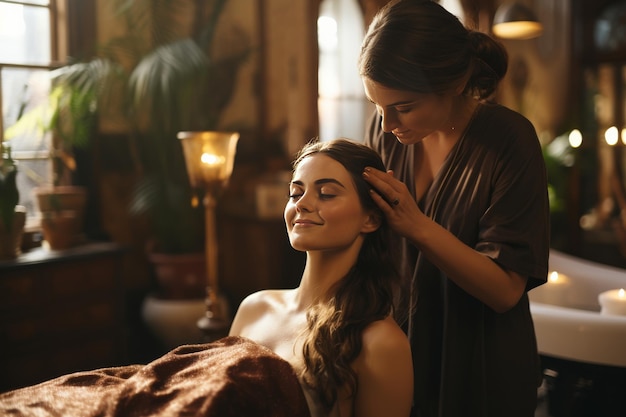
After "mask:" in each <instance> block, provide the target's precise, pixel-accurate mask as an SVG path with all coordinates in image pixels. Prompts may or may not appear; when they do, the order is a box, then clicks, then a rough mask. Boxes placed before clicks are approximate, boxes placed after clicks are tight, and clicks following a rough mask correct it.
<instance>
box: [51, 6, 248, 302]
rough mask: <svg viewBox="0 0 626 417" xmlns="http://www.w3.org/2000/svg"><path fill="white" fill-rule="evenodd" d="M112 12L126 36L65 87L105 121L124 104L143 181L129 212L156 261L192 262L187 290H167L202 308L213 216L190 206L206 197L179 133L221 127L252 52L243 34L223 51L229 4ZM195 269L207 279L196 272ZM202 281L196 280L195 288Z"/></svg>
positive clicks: (76, 71) (80, 68) (69, 69)
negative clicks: (196, 188)
mask: <svg viewBox="0 0 626 417" xmlns="http://www.w3.org/2000/svg"><path fill="white" fill-rule="evenodd" d="M113 5H114V8H115V12H116V15H115V16H116V18H117V19H118V22H116V25H115V26H116V27H122V26H123V27H124V28H125V32H124V33H123V34H122V35H121V36H118V37H114V38H113V39H111V40H110V41H108V42H107V43H106V44H105V45H103V46H102V47H101V48H100V49H99V50H100V53H99V56H98V57H97V58H95V59H93V60H91V61H89V62H87V63H82V64H80V65H79V64H74V65H71V66H66V67H64V68H63V69H62V71H61V72H62V73H63V77H62V78H63V80H64V82H66V84H65V85H66V86H67V85H71V87H72V88H73V89H74V90H73V91H74V92H75V93H76V94H77V96H78V97H95V102H94V103H95V107H96V108H97V109H98V112H99V113H100V115H101V116H102V115H103V114H105V113H106V112H107V111H108V110H109V108H110V106H108V104H110V103H111V102H117V103H120V105H119V110H120V111H119V114H117V115H116V116H117V117H122V118H123V120H124V124H125V125H126V129H125V130H126V132H125V133H127V135H128V137H129V141H128V144H129V154H130V155H131V156H132V158H133V162H134V166H135V167H136V172H137V177H138V178H139V180H138V181H137V184H136V187H135V192H134V194H133V198H132V204H131V207H130V210H131V212H132V213H133V214H136V215H145V216H147V218H148V219H149V222H150V224H151V236H150V238H149V245H148V246H149V249H148V253H149V256H150V258H152V259H162V258H171V257H172V255H175V258H179V259H182V260H183V262H175V263H179V264H181V266H182V267H183V268H186V269H187V271H186V272H184V273H183V276H184V277H187V278H188V279H187V280H185V279H182V278H181V279H177V278H176V276H178V274H177V273H174V274H173V277H174V278H173V279H170V280H167V279H166V281H165V282H166V284H164V286H165V287H169V286H170V284H172V286H171V288H167V290H168V291H166V292H167V293H168V294H167V295H166V296H170V297H173V298H177V297H191V296H195V297H199V298H201V297H203V296H204V286H205V281H204V279H205V273H204V269H205V266H204V262H205V261H204V212H203V209H202V207H201V206H200V205H196V206H195V207H194V206H193V205H192V204H191V202H192V200H194V197H195V200H196V201H197V200H198V199H201V198H202V196H194V195H193V191H192V189H191V187H190V185H189V180H188V177H187V171H186V167H185V160H184V157H183V153H182V148H181V144H180V141H179V140H178V139H177V133H178V132H179V131H194V130H216V129H219V128H220V127H221V126H220V115H221V112H222V110H223V109H224V108H225V106H226V104H227V103H228V102H229V100H230V98H231V96H232V94H233V93H234V87H235V80H236V76H237V72H238V71H237V70H238V69H239V68H240V66H241V65H242V63H243V62H244V60H245V59H246V58H247V56H248V53H249V47H248V44H249V42H248V39H247V38H245V37H244V36H245V35H243V34H242V33H240V32H238V31H236V30H235V31H234V32H231V33H230V35H231V36H230V39H231V40H233V42H232V45H231V44H230V43H228V42H226V41H225V40H224V39H223V38H221V39H220V42H216V38H217V35H216V33H217V28H218V22H219V20H220V17H221V15H222V13H223V10H224V6H225V5H226V0H213V1H196V0H159V1H154V0H131V1H129V0H116V1H115V2H114V3H113ZM224 44H226V45H227V47H226V48H224V47H223V46H224ZM217 46H221V47H222V48H221V50H219V51H218V50H217V49H216V47H217ZM91 94H95V96H92V95H91ZM85 103H86V101H85V102H83V104H85ZM89 103H91V102H89ZM190 261H191V262H193V263H195V264H196V266H197V267H198V268H200V272H198V273H196V272H191V271H190V270H189V264H190ZM157 269H159V268H158V267H157ZM196 269H197V268H196ZM165 270H166V271H170V270H171V267H169V266H168V267H166V268H165ZM194 274H195V275H197V279H191V278H190V277H192V276H194ZM174 283H177V284H183V285H181V286H174V285H173V284H174ZM185 283H187V285H185Z"/></svg>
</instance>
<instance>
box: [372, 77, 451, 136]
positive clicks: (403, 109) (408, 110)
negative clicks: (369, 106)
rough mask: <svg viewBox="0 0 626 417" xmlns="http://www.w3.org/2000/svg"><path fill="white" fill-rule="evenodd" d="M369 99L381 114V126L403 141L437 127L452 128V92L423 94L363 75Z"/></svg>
mask: <svg viewBox="0 0 626 417" xmlns="http://www.w3.org/2000/svg"><path fill="white" fill-rule="evenodd" d="M363 87H364V88H365V94H366V96H367V97H368V99H369V100H370V101H371V102H372V103H374V105H376V110H377V111H378V114H380V115H381V116H382V122H381V125H382V128H383V130H384V131H385V132H391V133H393V134H394V135H395V136H396V138H398V141H400V143H402V144H404V145H411V144H414V143H417V142H420V141H421V140H422V139H424V138H425V137H427V136H429V135H430V134H432V133H435V132H437V131H446V130H450V128H451V127H452V125H451V120H450V119H451V115H452V108H453V98H454V95H453V94H452V93H448V94H422V93H414V92H409V91H404V90H394V89H391V88H387V87H385V86H383V85H381V84H379V83H377V82H374V81H372V80H370V79H368V78H364V79H363Z"/></svg>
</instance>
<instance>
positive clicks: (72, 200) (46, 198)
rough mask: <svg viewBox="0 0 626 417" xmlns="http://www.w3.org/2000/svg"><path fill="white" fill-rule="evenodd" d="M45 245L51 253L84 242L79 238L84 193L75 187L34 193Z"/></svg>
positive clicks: (45, 188) (36, 190)
mask: <svg viewBox="0 0 626 417" xmlns="http://www.w3.org/2000/svg"><path fill="white" fill-rule="evenodd" d="M34 193H35V197H36V198H37V203H38V206H39V211H40V216H41V229H42V232H43V237H44V240H45V244H46V245H47V246H48V247H49V249H52V250H62V249H68V248H70V247H72V246H76V245H77V244H79V243H81V242H82V241H83V240H84V236H83V234H82V231H83V221H84V211H85V205H86V203H87V189H86V188H85V187H77V186H57V187H38V188H35V189H34Z"/></svg>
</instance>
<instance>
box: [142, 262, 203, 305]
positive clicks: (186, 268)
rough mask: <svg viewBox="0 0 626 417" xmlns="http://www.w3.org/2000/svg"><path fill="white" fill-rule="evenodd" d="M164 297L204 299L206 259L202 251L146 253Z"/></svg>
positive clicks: (160, 292) (160, 294) (160, 293)
mask: <svg viewBox="0 0 626 417" xmlns="http://www.w3.org/2000/svg"><path fill="white" fill-rule="evenodd" d="M148 258H149V260H150V262H151V263H152V265H153V268H154V273H155V275H156V279H157V282H158V284H159V296H160V297H162V298H164V299H189V298H195V299H204V297H205V294H206V285H207V278H206V261H205V255H204V253H189V254H167V253H151V254H149V255H148Z"/></svg>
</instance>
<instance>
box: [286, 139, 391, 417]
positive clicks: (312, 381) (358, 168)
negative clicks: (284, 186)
mask: <svg viewBox="0 0 626 417" xmlns="http://www.w3.org/2000/svg"><path fill="white" fill-rule="evenodd" d="M315 154H323V155H326V156H329V157H331V158H332V159H334V160H335V161H337V162H339V163H340V164H341V165H343V166H344V167H345V168H346V169H347V170H348V172H349V173H350V175H351V176H352V180H353V181H354V184H355V186H356V189H357V192H358V195H359V199H360V202H361V204H362V206H363V208H364V209H365V210H366V211H370V212H372V213H374V215H376V216H379V218H380V220H381V226H380V227H379V228H378V229H377V230H376V231H374V232H371V233H368V234H367V235H366V236H365V239H364V241H363V246H362V247H361V251H360V252H359V256H358V258H357V261H356V263H355V264H354V266H353V267H352V269H351V270H350V271H349V272H348V274H347V275H346V276H345V277H343V278H342V279H341V280H340V281H338V282H337V283H336V284H335V285H334V286H333V287H332V288H330V289H329V292H328V293H327V294H326V295H327V297H326V298H325V299H324V301H322V302H320V303H316V304H315V305H313V306H312V307H310V308H309V310H308V311H307V321H308V328H307V331H306V335H305V341H304V347H303V354H304V363H305V368H304V369H303V371H302V374H301V377H302V379H303V380H304V381H305V382H306V383H307V385H308V386H309V387H310V388H311V389H312V390H313V391H314V392H316V393H317V395H318V397H319V401H320V403H321V404H322V405H323V406H324V408H325V409H326V410H327V411H329V410H330V409H331V408H332V406H333V405H334V403H335V402H336V401H337V396H338V392H339V390H340V389H343V388H344V387H345V389H347V393H348V395H350V396H352V395H354V394H355V393H356V390H357V389H358V386H357V378H356V374H355V373H354V371H353V369H352V368H351V364H352V362H353V361H354V360H355V359H356V358H357V357H358V355H359V353H360V352H361V349H362V333H363V330H364V329H365V328H366V327H367V326H368V325H369V324H370V323H372V322H374V321H376V320H382V319H384V318H385V317H387V316H388V315H390V314H392V313H393V312H394V304H393V303H394V291H395V289H396V288H397V285H398V281H399V275H398V274H397V272H396V269H395V267H394V262H393V257H392V253H393V252H392V250H391V245H390V233H391V231H390V229H389V227H388V225H387V223H386V220H385V217H384V215H383V213H382V212H381V210H380V209H379V208H378V206H377V205H376V204H375V203H374V200H372V198H371V197H370V195H369V190H370V189H371V186H370V185H369V184H368V183H367V182H366V181H365V180H364V179H363V177H362V173H363V170H364V168H365V167H367V166H370V167H373V168H377V169H380V170H382V171H385V170H386V168H385V165H384V164H383V162H382V160H381V158H380V156H379V155H378V153H377V152H375V151H374V150H372V149H370V148H369V147H367V146H365V145H362V144H360V143H357V142H354V141H351V140H348V139H335V140H333V141H328V142H319V141H316V140H314V141H312V142H310V143H309V144H307V145H306V146H305V147H304V148H303V149H302V150H301V151H300V153H299V154H298V155H297V157H296V159H295V161H294V163H293V168H294V170H295V169H296V167H297V166H298V165H299V164H300V162H301V161H302V160H304V159H305V158H308V157H310V156H312V155H315Z"/></svg>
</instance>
